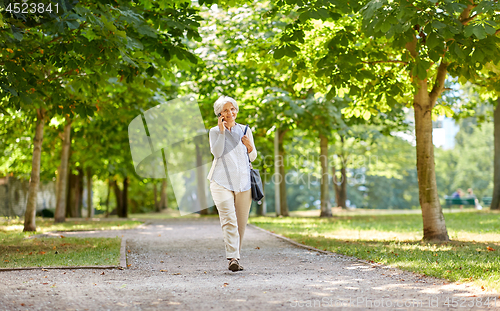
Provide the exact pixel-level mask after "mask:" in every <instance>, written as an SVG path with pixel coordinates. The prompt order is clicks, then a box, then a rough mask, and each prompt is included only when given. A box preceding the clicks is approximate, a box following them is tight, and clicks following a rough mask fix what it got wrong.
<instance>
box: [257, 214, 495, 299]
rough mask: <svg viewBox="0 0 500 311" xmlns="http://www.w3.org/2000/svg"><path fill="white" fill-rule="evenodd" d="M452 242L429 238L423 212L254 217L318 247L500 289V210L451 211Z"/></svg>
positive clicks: (448, 220) (266, 226)
mask: <svg viewBox="0 0 500 311" xmlns="http://www.w3.org/2000/svg"><path fill="white" fill-rule="evenodd" d="M445 218H446V225H447V228H448V233H449V235H450V238H451V239H452V240H453V241H451V242H447V243H438V244H434V243H423V242H421V239H422V216H421V215H418V214H415V215H414V214H407V215H355V216H337V217H334V218H331V219H319V218H310V217H308V218H295V217H288V218H269V217H255V218H251V219H250V222H251V223H253V224H255V225H258V226H259V227H262V228H264V229H267V230H270V231H273V232H276V233H278V234H281V235H284V236H286V237H289V238H291V239H293V240H295V241H297V242H300V243H303V244H307V245H310V246H313V247H316V248H318V249H324V250H329V251H332V252H336V253H339V254H345V255H349V256H354V257H357V258H361V259H366V260H369V261H373V262H377V263H382V264H386V265H392V266H396V267H399V268H402V269H405V270H409V271H415V272H419V273H424V274H426V275H430V276H434V277H439V278H445V279H448V280H450V281H458V282H473V283H475V284H476V285H479V286H483V287H484V288H486V289H493V290H496V291H500V214H498V213H487V212H466V213H451V214H447V215H445Z"/></svg>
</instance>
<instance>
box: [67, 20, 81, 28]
mask: <svg viewBox="0 0 500 311" xmlns="http://www.w3.org/2000/svg"><path fill="white" fill-rule="evenodd" d="M66 24H67V25H68V27H69V29H78V27H80V23H79V22H77V21H75V20H71V21H66Z"/></svg>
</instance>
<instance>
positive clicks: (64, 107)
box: [0, 0, 500, 240]
mask: <svg viewBox="0 0 500 311" xmlns="http://www.w3.org/2000/svg"><path fill="white" fill-rule="evenodd" d="M64 4H65V8H66V9H65V11H64V13H63V14H62V15H60V16H57V18H56V16H54V15H52V14H46V15H30V16H23V15H22V14H10V15H9V14H7V13H5V12H2V23H0V24H1V25H2V29H1V35H2V39H4V40H3V42H4V43H1V45H0V48H1V49H2V52H1V59H0V62H1V64H2V66H3V70H2V71H1V72H0V86H1V88H2V99H1V105H0V107H2V113H4V114H12V115H13V114H15V113H17V112H19V111H21V112H22V114H23V116H24V118H25V119H26V120H28V124H27V125H26V126H25V127H24V131H25V133H26V132H29V131H33V132H34V133H35V135H34V139H33V156H32V164H31V183H30V195H29V201H28V206H27V210H26V217H25V230H27V231H30V230H35V228H36V227H35V223H34V211H35V208H34V207H35V205H34V204H35V202H34V198H35V194H36V189H37V185H38V183H39V176H40V165H41V163H43V160H42V158H43V157H42V149H44V146H43V130H44V124H45V123H46V122H47V121H48V120H51V121H50V122H51V123H52V122H53V121H52V120H54V118H56V119H58V120H60V122H61V123H60V126H59V127H58V128H59V129H60V130H61V133H62V134H61V139H62V145H61V148H60V149H61V154H60V165H59V168H58V169H57V171H58V174H57V175H58V184H59V187H58V189H60V191H61V193H60V194H59V195H58V198H59V199H58V205H57V208H56V221H63V220H64V215H65V212H64V211H65V209H66V206H65V202H66V200H64V199H63V198H64V197H65V196H64V193H65V191H66V190H65V189H67V178H65V177H64V178H63V177H62V176H67V175H68V171H69V170H70V169H69V168H68V163H70V161H69V159H70V157H69V156H70V155H71V159H73V160H74V163H73V168H81V170H80V171H81V172H88V174H89V175H97V176H98V177H99V178H102V179H109V180H110V184H111V185H112V187H113V188H114V191H115V194H116V197H117V198H118V199H117V201H119V202H120V203H119V208H118V210H119V212H118V214H119V215H120V216H126V213H127V210H128V207H127V201H128V198H127V187H128V183H129V180H131V179H135V180H137V181H138V182H144V181H140V179H139V178H137V176H135V175H134V168H133V167H131V165H130V164H131V159H130V152H129V149H128V148H126V147H125V146H127V137H126V133H127V131H126V126H127V125H128V123H129V122H130V120H132V119H133V118H134V117H135V116H137V115H139V114H140V113H141V112H142V111H145V110H147V109H148V108H150V107H152V106H154V105H156V104H158V102H157V101H156V100H155V98H157V96H158V95H160V96H161V97H162V98H164V99H170V98H175V97H176V96H177V95H178V94H187V93H190V92H193V91H194V92H196V93H197V94H198V101H199V104H200V109H201V112H202V115H203V117H204V120H205V125H206V127H207V128H210V127H212V126H214V122H213V120H214V119H213V118H212V117H213V110H212V104H213V102H214V100H215V99H216V98H217V97H218V96H219V95H220V94H227V95H231V96H233V97H235V98H237V99H238V100H239V101H240V102H242V103H244V106H243V107H242V110H241V111H240V118H241V119H245V120H248V122H249V123H250V124H251V125H252V126H253V128H254V137H255V139H256V144H257V146H258V149H259V152H260V154H261V156H262V155H272V154H274V156H273V159H274V162H273V163H272V164H269V163H266V162H265V161H263V162H262V166H261V167H260V168H261V170H262V172H264V173H273V172H276V173H278V174H279V175H281V176H284V175H285V169H286V167H285V163H284V161H282V160H280V159H284V158H286V154H285V148H284V146H285V145H287V144H290V143H291V142H292V141H291V139H292V137H293V135H292V134H296V133H299V132H300V133H303V134H305V137H306V138H309V139H311V140H317V141H319V144H318V145H317V147H318V148H319V149H320V165H321V173H320V174H321V185H322V187H321V216H331V209H330V206H329V196H330V195H329V192H328V183H329V182H328V175H329V172H330V169H331V170H332V175H334V176H339V177H340V178H341V179H342V180H344V181H345V180H346V178H345V174H346V173H345V172H346V168H345V167H344V166H342V163H344V161H340V164H341V165H340V167H338V166H334V167H329V163H328V159H329V157H328V156H329V153H328V151H329V150H331V149H332V148H333V146H334V145H338V144H340V145H343V144H344V143H345V142H347V141H350V140H354V141H358V142H359V141H368V142H370V141H375V140H376V139H373V137H376V135H381V134H386V135H387V134H389V133H391V132H394V131H401V130H405V129H406V128H407V126H408V124H405V122H404V121H403V120H404V118H405V113H404V111H405V110H404V108H405V107H412V108H413V110H414V113H415V124H414V126H415V135H416V142H417V145H416V148H417V158H416V162H417V172H418V181H419V201H420V205H421V207H422V216H423V222H424V239H425V240H448V234H447V231H446V226H445V221H444V217H443V214H442V209H441V206H440V204H439V197H438V191H437V190H438V188H437V184H436V177H435V167H434V148H433V144H432V116H433V112H436V111H448V112H449V111H450V110H449V109H447V105H448V103H446V102H444V101H442V100H440V98H441V94H442V93H443V92H444V91H446V87H445V81H446V77H447V75H448V74H451V76H455V77H458V78H459V80H460V81H461V82H466V81H471V82H473V83H476V84H477V85H482V86H484V87H487V88H488V89H489V90H492V89H494V88H495V89H496V90H497V91H498V90H499V87H498V82H497V80H496V79H497V76H498V75H495V74H494V73H495V70H496V69H495V68H497V67H496V64H498V61H499V60H498V57H500V53H498V52H500V51H499V42H498V36H497V35H498V32H499V31H498V30H497V28H498V27H497V22H499V21H498V19H499V18H500V15H499V14H497V13H498V11H499V7H498V4H497V3H496V2H494V1H478V2H472V1H469V0H462V1H459V2H456V1H442V2H437V3H434V2H428V3H427V2H424V3H418V4H414V3H410V2H407V1H404V0H401V1H391V2H390V3H389V2H387V1H366V2H364V1H359V2H349V3H342V4H339V3H337V4H336V3H333V2H326V1H322V0H318V1H310V2H307V3H305V2H302V1H300V0H287V1H278V2H277V3H275V4H273V5H270V4H267V3H258V2H255V3H254V2H251V1H241V2H240V3H225V2H224V1H219V2H218V6H217V5H214V6H211V8H210V9H209V8H205V7H203V6H202V7H199V6H196V4H195V5H192V4H191V3H190V2H189V3H188V2H184V1H173V2H172V1H159V2H155V3H153V4H152V3H150V2H148V1H140V2H138V3H132V2H127V1H118V2H116V1H115V2H113V3H111V2H109V3H107V2H104V3H103V2H101V3H99V4H92V3H85V2H80V3H78V5H75V6H73V4H71V3H69V2H64ZM200 4H202V5H203V3H200ZM208 4H211V3H208ZM202 19H204V20H205V21H204V22H203V24H202V25H201V26H200V23H199V22H200V21H201V20H202ZM196 64H197V65H196ZM193 65H194V66H193ZM493 86H494V87H493ZM155 96H156V97H155ZM33 107H36V110H33V109H32V108H33ZM29 121H31V122H33V123H35V122H36V123H35V124H36V125H35V126H33V125H31V124H30V123H29ZM9 122H15V119H14V118H11V119H9ZM499 122H500V121H499ZM63 124H64V130H63V129H62V128H63ZM30 126H31V127H34V128H30ZM367 126H368V128H369V129H370V132H369V133H367V132H366V129H367ZM11 128H14V127H13V126H11ZM360 129H361V130H360ZM71 133H73V134H74V136H73V139H72V138H71ZM370 133H375V134H376V135H375V136H374V135H370ZM26 136H29V135H26ZM56 136H57V135H54V137H56ZM370 137H372V140H370V139H371V138H370ZM499 137H500V136H499ZM55 141H56V139H54V140H53V141H52V144H54V142H55ZM3 143H4V144H6V141H4V142H3ZM12 145H15V144H14V143H12ZM45 150H47V149H45ZM49 150H50V149H49ZM71 150H73V152H71ZM342 150H343V149H342V148H338V147H337V148H335V150H334V152H335V153H336V154H337V156H338V157H339V158H341V159H342V157H345V156H346V155H345V154H343V152H342ZM499 150H500V149H499ZM499 152H500V151H499ZM497 158H500V156H499V157H497ZM51 163H54V162H51ZM44 164H45V163H44ZM52 166H53V165H52ZM48 167H50V166H46V168H48ZM495 167H496V166H495ZM499 167H500V166H499ZM76 170H78V169H76ZM499 172H500V170H499ZM499 174H500V173H499ZM118 176H119V177H118ZM495 176H497V175H495ZM117 177H118V179H120V180H121V181H123V188H122V189H120V187H119V186H118V183H117V181H116V178H117ZM496 178H500V177H496ZM88 180H90V178H88ZM499 184H500V180H499ZM277 188H278V189H279V191H277V195H276V197H275V204H276V210H277V213H278V214H280V215H284V216H286V215H287V214H288V206H287V200H286V184H285V183H284V182H281V183H279V184H278V185H277ZM346 189H347V187H346V185H345V184H344V185H342V183H341V184H340V185H338V188H336V190H337V191H336V194H337V197H338V202H339V203H340V205H344V206H345V203H343V202H344V201H345V199H346V196H345V191H346ZM499 190H500V188H499ZM496 197H500V192H498V193H497V192H495V198H496ZM155 198H156V195H155ZM495 200H496V199H494V202H493V203H495V202H497V201H495ZM498 203H499V202H497V203H495V204H496V205H492V207H493V208H496V207H498ZM261 212H262V211H261Z"/></svg>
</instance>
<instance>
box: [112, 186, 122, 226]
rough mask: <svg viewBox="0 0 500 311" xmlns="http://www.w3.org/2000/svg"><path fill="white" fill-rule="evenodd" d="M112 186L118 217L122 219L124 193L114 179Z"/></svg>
mask: <svg viewBox="0 0 500 311" xmlns="http://www.w3.org/2000/svg"><path fill="white" fill-rule="evenodd" d="M111 185H112V186H113V192H114V193H115V199H116V215H118V217H122V216H121V214H122V212H121V211H122V208H123V203H122V200H123V196H122V191H121V190H120V187H118V183H117V182H116V180H114V179H113V181H112V182H111Z"/></svg>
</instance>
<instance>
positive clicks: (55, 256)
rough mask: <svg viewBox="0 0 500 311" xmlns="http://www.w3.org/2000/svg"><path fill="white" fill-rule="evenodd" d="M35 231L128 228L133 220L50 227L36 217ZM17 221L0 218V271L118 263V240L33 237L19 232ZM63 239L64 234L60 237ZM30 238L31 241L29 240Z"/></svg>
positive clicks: (75, 222)
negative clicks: (4, 269) (0, 269)
mask: <svg viewBox="0 0 500 311" xmlns="http://www.w3.org/2000/svg"><path fill="white" fill-rule="evenodd" d="M36 224H37V232H36V233H45V232H54V231H82V230H85V231H86V230H119V229H131V228H134V227H136V226H138V225H139V224H141V222H139V221H133V220H108V219H92V220H83V219H82V220H70V221H66V222H64V223H59V224H54V221H53V219H42V218H37V220H36ZM22 229H23V221H22V220H20V219H6V218H2V219H0V268H18V267H57V266H95V265H99V266H108V265H118V264H119V263H120V244H121V239H120V238H77V237H64V238H46V237H44V238H37V237H36V236H33V235H34V234H35V233H33V232H22ZM62 236H64V235H62ZM29 237H31V238H29Z"/></svg>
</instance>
